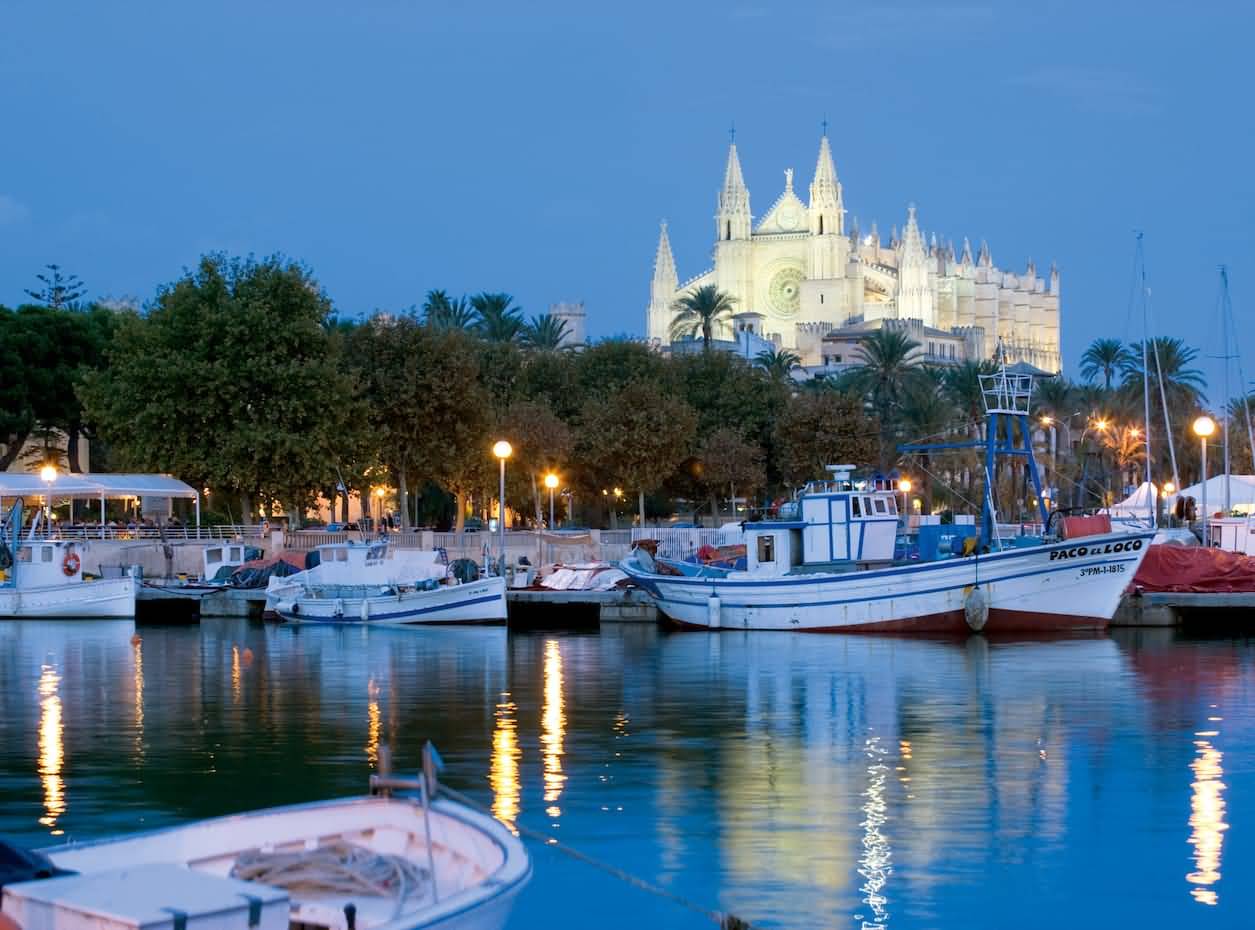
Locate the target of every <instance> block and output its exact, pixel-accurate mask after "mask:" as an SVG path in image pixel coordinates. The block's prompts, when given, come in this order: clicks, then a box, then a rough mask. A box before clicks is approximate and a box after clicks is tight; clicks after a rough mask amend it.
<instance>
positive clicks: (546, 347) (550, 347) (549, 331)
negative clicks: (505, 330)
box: [522, 313, 571, 352]
mask: <svg viewBox="0 0 1255 930" xmlns="http://www.w3.org/2000/svg"><path fill="white" fill-rule="evenodd" d="M570 337H571V331H570V327H569V326H568V325H567V321H566V320H564V319H563V318H562V317H560V316H554V315H553V314H552V313H542V314H540V315H539V316H534V317H532V319H531V322H530V323H526V324H524V326H523V330H522V340H523V345H525V346H527V347H528V348H529V349H534V350H536V351H538V352H556V351H557V350H558V349H561V348H562V346H563V343H564V342H566V340H567V339H569V338H570Z"/></svg>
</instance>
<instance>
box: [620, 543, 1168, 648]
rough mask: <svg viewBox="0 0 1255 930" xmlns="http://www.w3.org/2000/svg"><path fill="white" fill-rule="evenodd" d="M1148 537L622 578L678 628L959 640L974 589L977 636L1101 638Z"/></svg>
mask: <svg viewBox="0 0 1255 930" xmlns="http://www.w3.org/2000/svg"><path fill="white" fill-rule="evenodd" d="M1153 536H1154V534H1153V533H1150V532H1146V533H1138V534H1111V535H1103V536H1094V537H1087V538H1082V539H1075V540H1069V541H1067V542H1062V543H1052V544H1049V545H1042V546H1030V547H1026V548H1022V549H1009V550H1006V551H1003V552H998V553H992V554H989V555H981V556H978V557H967V558H954V559H947V560H942V561H937V562H921V563H917V564H914V565H905V566H895V567H892V568H885V569H878V570H869V571H853V572H847V573H835V572H822V573H821V572H817V573H813V574H798V575H784V576H776V577H758V576H754V575H750V574H748V573H743V572H742V573H732V574H731V575H730V576H729V577H725V578H716V577H676V576H672V575H665V574H659V573H656V572H645V571H643V570H642V569H641V568H640V566H639V565H638V564H636V563H635V562H634V561H633V560H630V559H629V560H627V561H625V562H624V563H623V569H624V571H626V572H627V573H628V574H629V575H630V576H631V577H632V579H633V580H634V581H635V582H636V583H638V584H640V585H641V586H642V587H644V588H645V589H646V590H647V591H649V593H650V594H651V595H653V597H654V599H655V600H656V601H657V604H658V609H659V611H661V612H662V613H663V614H664V615H665V616H666V617H667V618H669V619H670V620H672V621H674V622H675V623H677V624H679V625H681V626H688V627H698V628H706V629H716V628H724V629H739V630H800V631H811V632H838V631H849V632H919V633H931V632H938V633H939V632H960V631H967V630H969V629H971V628H973V626H974V624H971V623H969V621H968V612H967V608H968V605H969V599H970V598H971V597H972V592H973V590H974V588H976V587H977V586H979V588H980V590H981V592H982V595H983V598H984V602H985V604H986V605H987V606H988V614H987V617H985V618H984V624H983V629H984V630H985V631H987V632H991V633H997V632H1030V631H1036V632H1048V631H1067V630H1087V629H1089V630H1093V629H1103V628H1105V627H1106V625H1107V623H1108V622H1109V621H1110V619H1111V617H1112V615H1113V614H1114V613H1115V611H1116V608H1117V606H1118V605H1119V603H1120V596H1121V594H1122V593H1123V591H1124V589H1125V588H1126V587H1128V585H1129V583H1130V582H1132V580H1133V576H1134V575H1135V574H1136V573H1137V569H1138V566H1139V565H1141V562H1142V559H1143V558H1144V557H1145V555H1146V550H1147V548H1148V547H1149V546H1150V542H1151V539H1152V538H1153Z"/></svg>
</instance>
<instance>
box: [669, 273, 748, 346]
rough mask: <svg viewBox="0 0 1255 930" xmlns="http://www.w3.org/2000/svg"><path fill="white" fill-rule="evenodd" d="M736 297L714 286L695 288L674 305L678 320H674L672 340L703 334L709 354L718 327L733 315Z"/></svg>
mask: <svg viewBox="0 0 1255 930" xmlns="http://www.w3.org/2000/svg"><path fill="white" fill-rule="evenodd" d="M735 303H736V298H735V297H733V296H732V295H731V294H726V293H724V292H723V291H721V290H719V288H717V287H715V285H713V284H703V285H702V286H701V287H695V288H693V289H692V290H691V291H689V292H688V293H687V294H685V295H684V296H683V297H681V298H679V299H678V300H677V301H676V302H675V303H673V304H672V305H671V309H672V310H674V311H675V319H673V320H672V321H671V338H672V340H676V339H684V338H685V337H696V336H697V334H698V333H701V334H702V348H703V349H706V350H707V351H709V349H710V341H711V339H713V338H714V332H715V326H716V324H719V323H723V322H724V321H725V320H726V319H727V317H729V316H731V315H732V305H733V304H735Z"/></svg>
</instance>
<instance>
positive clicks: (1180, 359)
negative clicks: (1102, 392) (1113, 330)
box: [1120, 336, 1207, 413]
mask: <svg viewBox="0 0 1255 930" xmlns="http://www.w3.org/2000/svg"><path fill="white" fill-rule="evenodd" d="M1146 351H1147V355H1146V359H1147V362H1148V366H1149V368H1150V395H1151V398H1152V399H1158V394H1159V381H1160V375H1162V376H1163V393H1164V395H1165V396H1166V397H1167V398H1168V409H1169V410H1170V411H1172V412H1174V413H1175V412H1177V411H1179V410H1186V409H1189V408H1190V407H1193V406H1197V405H1198V404H1200V403H1202V402H1203V401H1205V400H1206V399H1207V395H1206V394H1204V393H1203V388H1205V387H1206V386H1207V379H1206V378H1205V377H1203V373H1202V372H1201V371H1200V370H1199V369H1197V368H1191V367H1190V365H1192V364H1193V362H1194V360H1195V359H1196V358H1198V349H1193V348H1190V347H1189V346H1187V345H1186V344H1185V343H1184V342H1183V341H1182V340H1180V339H1174V338H1172V337H1170V336H1157V337H1155V338H1154V339H1152V340H1151V341H1150V343H1149V344H1148V345H1147V347H1146ZM1120 371H1121V373H1122V374H1123V375H1124V384H1123V387H1124V389H1125V390H1127V391H1133V390H1136V391H1137V392H1139V393H1140V392H1141V390H1142V344H1141V343H1140V342H1135V343H1133V345H1132V347H1131V348H1130V350H1129V351H1128V353H1127V355H1126V358H1125V360H1124V363H1123V364H1122V365H1121V367H1120Z"/></svg>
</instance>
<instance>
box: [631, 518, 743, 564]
mask: <svg viewBox="0 0 1255 930" xmlns="http://www.w3.org/2000/svg"><path fill="white" fill-rule="evenodd" d="M638 539H656V540H658V554H659V555H660V556H662V557H663V558H664V559H684V558H688V557H689V556H690V555H694V554H696V552H697V550H698V549H700V548H701V547H702V546H731V545H735V544H737V543H739V542H743V541H744V539H745V536H744V533H743V532H742V531H741V529H740V527H736V528H733V529H726V530H725V529H705V528H698V527H694V528H684V527H649V526H647V527H645V528H644V529H640V528H636V529H633V530H632V542H635V541H636V540H638Z"/></svg>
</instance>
